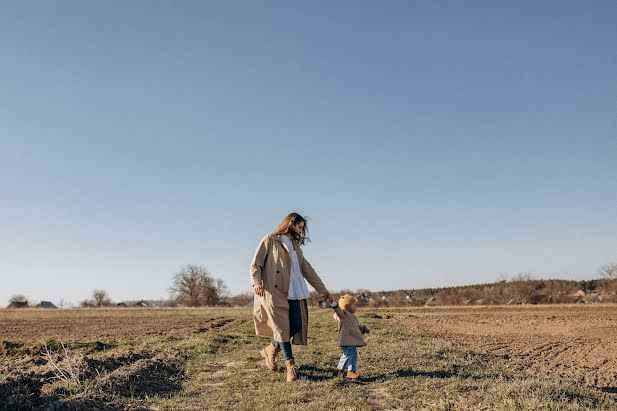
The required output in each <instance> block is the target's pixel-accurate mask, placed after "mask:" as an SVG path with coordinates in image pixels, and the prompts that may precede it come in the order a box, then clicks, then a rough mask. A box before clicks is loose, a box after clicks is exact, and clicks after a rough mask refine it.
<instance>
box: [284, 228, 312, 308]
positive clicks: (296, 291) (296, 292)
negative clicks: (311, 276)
mask: <svg viewBox="0 0 617 411" xmlns="http://www.w3.org/2000/svg"><path fill="white" fill-rule="evenodd" d="M281 239H282V240H283V243H285V245H286V246H287V249H288V250H289V257H291V274H290V278H289V291H287V299H288V300H304V299H307V298H309V297H310V295H309V291H308V288H307V287H306V280H305V279H304V277H302V274H300V264H298V255H297V254H296V250H295V249H294V246H293V244H292V242H291V239H290V238H289V237H287V236H286V235H284V234H283V235H281Z"/></svg>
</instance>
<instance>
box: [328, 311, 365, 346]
mask: <svg viewBox="0 0 617 411" xmlns="http://www.w3.org/2000/svg"><path fill="white" fill-rule="evenodd" d="M334 319H335V320H336V321H337V322H338V345H339V346H341V347H345V346H350V345H353V346H356V347H362V346H363V345H366V343H365V342H364V337H362V334H364V333H365V332H366V327H365V326H363V325H360V323H358V319H357V318H356V316H355V315H353V313H352V312H350V311H347V310H343V309H341V307H339V306H338V305H337V306H336V307H334Z"/></svg>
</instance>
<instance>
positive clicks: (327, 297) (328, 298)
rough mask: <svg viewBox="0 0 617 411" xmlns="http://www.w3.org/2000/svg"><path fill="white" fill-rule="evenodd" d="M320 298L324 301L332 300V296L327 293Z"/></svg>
mask: <svg viewBox="0 0 617 411" xmlns="http://www.w3.org/2000/svg"><path fill="white" fill-rule="evenodd" d="M321 298H323V299H324V301H331V300H332V296H331V295H330V293H329V292H327V291H326V292H325V293H323V294H322V295H321Z"/></svg>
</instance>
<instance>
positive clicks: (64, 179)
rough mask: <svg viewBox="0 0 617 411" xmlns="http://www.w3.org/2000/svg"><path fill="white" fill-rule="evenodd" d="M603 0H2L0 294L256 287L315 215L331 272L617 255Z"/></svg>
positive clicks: (474, 270) (610, 65)
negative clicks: (204, 283)
mask: <svg viewBox="0 0 617 411" xmlns="http://www.w3.org/2000/svg"><path fill="white" fill-rule="evenodd" d="M615 16H617V3H616V2H615V1H612V0H611V1H609V0H606V1H592V2H584V1H562V0H559V1H541V2H537V1H466V2H458V1H388V2H366V1H365V2H362V1H337V2H331V1H323V2H319V1H310V2H287V1H280V2H253V1H246V2H242V1H233V2H231V1H225V2H213V1H212V2H207V1H181V2H176V1H99V2H93V1H88V2H84V1H53V2H49V1H21V0H19V1H17V0H16V1H6V0H4V1H1V2H0V196H1V199H0V216H1V224H0V306H4V305H6V304H8V299H9V298H10V296H11V295H14V294H18V293H20V294H25V295H26V296H28V297H30V299H32V300H41V299H43V300H51V301H54V302H58V301H59V300H60V299H61V298H63V299H64V300H66V301H70V302H73V303H77V302H78V301H80V300H83V299H84V298H89V297H90V295H91V292H92V290H93V289H95V288H103V289H105V290H107V291H108V292H109V294H110V296H111V297H112V299H114V300H115V301H120V300H123V299H135V298H165V297H167V296H168V292H167V288H168V287H169V285H170V282H171V277H172V275H173V273H174V272H175V271H177V270H178V269H179V268H180V266H182V265H185V264H201V265H204V266H206V267H207V268H208V269H209V270H210V271H211V272H212V273H213V274H214V275H215V276H217V277H220V278H223V279H224V281H225V282H226V283H227V285H228V286H229V287H230V288H231V291H232V292H233V293H239V292H244V291H249V290H250V284H249V277H248V266H249V263H250V260H251V258H252V255H253V252H254V250H255V247H256V246H257V243H258V242H259V240H260V239H261V238H262V236H263V235H265V234H266V233H268V232H271V231H272V230H273V229H274V228H275V227H276V225H277V224H278V223H279V222H280V220H281V219H282V217H283V216H285V215H286V214H287V213H289V212H290V211H298V212H300V213H304V214H306V215H308V216H309V217H310V218H311V220H310V224H309V228H310V230H311V236H312V239H313V242H311V243H310V244H309V245H308V246H306V247H305V251H304V252H305V255H306V256H307V258H308V259H309V260H310V261H311V263H312V264H313V266H314V267H315V268H316V270H317V272H318V273H319V274H320V275H321V277H322V279H323V280H324V282H325V284H326V286H327V287H328V288H330V289H331V290H338V289H341V288H351V289H358V288H369V289H373V290H380V289H400V288H405V289H411V288H423V287H439V286H449V285H459V284H472V283H479V282H492V281H495V280H496V279H497V278H498V277H499V276H500V275H506V276H508V275H510V276H511V275H514V274H516V273H524V272H529V273H531V274H532V275H533V276H535V277H536V278H549V277H550V278H568V279H590V278H594V277H597V270H598V267H599V266H600V265H601V264H604V263H607V262H609V261H615V260H617V235H616V233H617V161H616V158H617V121H616V119H617V117H616V113H617V98H616V96H617V47H616V46H617V25H616V24H615Z"/></svg>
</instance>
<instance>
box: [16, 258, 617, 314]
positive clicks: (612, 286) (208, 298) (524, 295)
mask: <svg viewBox="0 0 617 411" xmlns="http://www.w3.org/2000/svg"><path fill="white" fill-rule="evenodd" d="M598 273H599V274H600V277H601V278H600V279H597V280H588V281H571V280H534V279H533V278H532V276H531V275H530V274H518V275H515V276H514V277H512V278H511V279H509V280H506V279H503V280H500V281H497V282H495V283H489V284H475V285H467V286H459V287H444V288H425V289H418V290H397V291H377V292H375V291H370V290H356V291H355V292H354V291H352V290H340V291H339V292H338V293H333V295H334V296H338V295H343V294H353V295H356V296H357V297H358V298H359V303H360V305H368V306H372V307H388V306H422V305H469V304H476V305H491V304H538V303H549V304H550V303H556V304H559V303H576V302H617V263H609V264H605V265H602V266H601V267H600V269H599V272H598ZM169 293H170V299H169V300H168V301H166V304H165V305H166V306H184V307H204V306H240V307H243V306H246V305H247V304H249V303H250V302H251V301H252V300H253V293H250V292H245V293H241V294H237V295H233V296H231V295H230V294H229V288H228V287H227V285H226V284H225V282H224V281H223V280H222V279H220V278H215V277H214V276H213V275H212V274H211V273H210V272H209V271H208V270H207V269H206V268H205V267H203V266H200V265H192V264H189V265H185V266H183V267H181V268H180V270H179V271H178V272H176V273H174V274H173V276H172V281H171V285H170V286H169ZM320 303H321V300H320V297H319V295H318V294H317V293H315V292H312V293H311V297H310V299H309V305H311V306H318V305H319V304H320ZM79 305H80V306H81V307H111V306H115V305H117V304H115V303H114V302H113V301H112V300H111V298H110V296H109V295H108V293H107V292H106V291H105V290H103V289H95V290H94V291H93V292H92V297H91V298H90V299H84V300H83V301H81V302H80V303H79ZM29 306H30V304H29V301H28V299H27V298H26V297H25V296H24V295H21V294H19V295H14V296H13V297H11V299H10V300H9V308H23V307H29ZM61 306H62V304H61ZM136 306H139V304H136Z"/></svg>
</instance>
